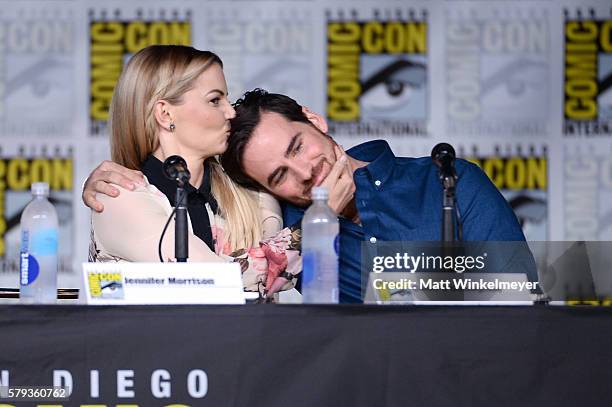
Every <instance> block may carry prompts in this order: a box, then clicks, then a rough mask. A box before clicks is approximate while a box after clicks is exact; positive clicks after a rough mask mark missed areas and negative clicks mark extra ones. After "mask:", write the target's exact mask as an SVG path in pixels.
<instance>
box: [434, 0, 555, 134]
mask: <svg viewBox="0 0 612 407" xmlns="http://www.w3.org/2000/svg"><path fill="white" fill-rule="evenodd" d="M464 8H465V6H457V7H456V9H451V10H449V12H448V15H447V24H446V41H445V44H446V50H445V55H446V81H447V86H446V89H447V91H446V101H447V109H446V110H447V126H448V132H449V133H450V134H457V135H468V136H471V135H517V136H519V135H525V134H527V135H534V136H539V135H545V134H547V133H548V126H549V117H550V111H549V108H548V106H550V104H549V99H550V84H549V77H550V50H551V47H550V39H549V37H550V34H549V24H548V15H547V13H546V10H527V9H523V8H522V7H520V6H517V7H516V8H514V7H506V8H503V9H498V8H496V7H494V6H493V7H487V5H483V7H479V8H478V9H467V10H465V9H464Z"/></svg>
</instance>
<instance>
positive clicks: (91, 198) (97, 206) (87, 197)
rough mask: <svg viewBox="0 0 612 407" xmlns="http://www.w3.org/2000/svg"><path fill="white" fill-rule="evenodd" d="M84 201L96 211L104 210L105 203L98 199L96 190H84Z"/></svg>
mask: <svg viewBox="0 0 612 407" xmlns="http://www.w3.org/2000/svg"><path fill="white" fill-rule="evenodd" d="M83 202H85V205H87V206H88V207H89V208H91V209H93V210H94V211H96V212H102V211H103V210H104V205H103V204H102V203H101V202H100V201H98V200H97V199H96V194H95V192H83Z"/></svg>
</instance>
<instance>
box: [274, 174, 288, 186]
mask: <svg viewBox="0 0 612 407" xmlns="http://www.w3.org/2000/svg"><path fill="white" fill-rule="evenodd" d="M286 175H287V171H281V173H280V174H278V176H277V177H276V182H274V186H275V187H277V186H279V185H280V184H282V183H283V182H284V181H285V178H286V177H285V176H286Z"/></svg>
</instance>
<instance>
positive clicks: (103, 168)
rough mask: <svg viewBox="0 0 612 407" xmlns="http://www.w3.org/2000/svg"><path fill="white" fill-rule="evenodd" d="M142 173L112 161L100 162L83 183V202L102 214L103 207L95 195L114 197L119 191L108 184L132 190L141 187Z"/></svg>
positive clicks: (142, 181)
mask: <svg viewBox="0 0 612 407" xmlns="http://www.w3.org/2000/svg"><path fill="white" fill-rule="evenodd" d="M143 183H144V177H143V175H142V172H140V171H136V170H130V169H128V168H125V167H123V166H121V165H119V164H117V163H114V162H112V161H102V163H101V164H100V165H98V166H97V167H96V169H95V170H93V172H92V173H91V174H89V177H88V178H87V181H85V186H84V187H83V195H82V198H83V202H84V203H85V205H87V206H88V207H89V208H91V209H93V210H94V211H96V212H102V211H103V210H104V205H102V203H101V202H99V201H98V200H96V193H98V192H99V193H101V194H104V195H108V196H112V197H116V196H119V190H118V189H117V188H115V187H113V186H111V185H110V184H117V185H119V186H122V187H123V188H125V189H129V190H133V189H134V188H136V185H142V184H143Z"/></svg>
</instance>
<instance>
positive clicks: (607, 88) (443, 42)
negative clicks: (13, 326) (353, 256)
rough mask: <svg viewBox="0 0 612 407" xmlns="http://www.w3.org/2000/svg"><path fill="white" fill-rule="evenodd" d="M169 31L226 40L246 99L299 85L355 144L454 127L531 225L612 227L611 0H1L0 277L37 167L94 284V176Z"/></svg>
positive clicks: (560, 234) (547, 235) (63, 243)
mask: <svg viewBox="0 0 612 407" xmlns="http://www.w3.org/2000/svg"><path fill="white" fill-rule="evenodd" d="M152 44H183V45H192V46H194V47H196V48H200V49H210V50H212V51H214V52H216V53H217V54H218V55H220V56H221V58H222V59H223V61H224V65H225V72H226V77H227V80H228V87H229V92H230V97H231V98H232V99H236V98H238V97H239V96H240V95H241V94H242V93H244V92H245V91H247V90H250V89H253V88H255V87H261V88H264V89H267V90H269V91H273V92H280V93H285V94H288V95H290V96H292V97H293V98H294V99H296V100H297V101H298V102H300V103H301V104H303V105H307V106H309V107H310V108H311V109H312V110H315V111H318V112H321V113H324V114H325V115H326V117H327V118H328V120H329V124H330V134H331V135H333V136H334V138H335V139H336V140H337V141H338V142H339V143H340V144H341V145H342V146H343V147H344V148H345V149H346V148H350V147H351V146H353V145H355V144H358V143H361V142H363V141H366V140H371V139H376V138H384V139H386V140H387V141H389V143H390V144H391V146H392V148H393V149H394V151H395V153H396V154H397V155H404V156H423V155H429V153H430V151H431V148H432V147H433V146H434V145H435V144H437V143H438V142H441V141H445V142H449V143H451V144H452V145H454V146H455V149H456V150H457V152H458V154H459V155H460V156H461V157H464V158H466V159H469V160H471V161H473V162H475V163H477V164H478V165H480V166H481V167H482V169H483V170H484V171H485V172H486V174H487V175H488V176H489V177H490V178H491V180H492V181H493V182H494V183H495V185H497V187H498V188H499V189H500V190H501V192H502V193H503V195H504V196H505V197H506V199H507V200H508V202H509V203H510V205H511V206H512V208H513V209H514V210H515V212H516V214H517V216H518V218H519V220H520V222H521V224H522V226H523V229H524V231H525V234H526V236H527V238H528V239H529V240H609V239H611V238H612V159H611V157H612V139H611V136H612V89H611V88H612V5H611V4H610V3H609V2H606V1H597V0H593V1H578V0H576V1H565V2H553V1H521V2H514V1H487V2H483V1H443V0H438V1H405V0H403V1H395V0H379V1H352V2H339V1H338V2H334V1H315V0H313V1H290V2H288V1H280V0H279V1H224V2H220V1H187V0H185V1H164V2H161V1H157V2H156V1H144V0H140V1H138V0H131V1H106V2H102V3H101V2H97V1H78V2H77V1H0V265H1V267H0V269H1V271H0V286H17V283H18V258H19V255H18V252H19V219H20V216H21V212H22V211H23V209H24V207H25V205H26V204H27V203H28V201H29V196H30V195H29V186H30V183H31V182H35V181H47V182H49V184H50V187H51V199H52V201H53V203H54V204H55V205H56V207H57V209H58V214H59V218H60V225H61V232H60V233H61V234H60V239H61V240H60V254H61V256H60V257H61V259H60V265H61V271H60V285H62V286H75V285H78V281H79V270H80V263H81V262H82V261H85V260H86V258H87V247H88V243H89V222H90V216H89V211H88V210H87V209H86V208H85V207H84V205H83V204H82V202H81V198H80V194H81V187H82V183H83V181H84V180H85V178H86V177H87V175H88V174H89V172H90V171H91V170H92V169H93V168H94V167H95V166H96V165H97V164H98V163H100V162H101V161H102V160H104V159H108V158H109V156H110V149H109V144H108V134H107V131H108V107H109V103H110V100H111V97H112V94H113V90H114V86H115V83H116V81H117V79H118V77H119V75H120V73H121V70H122V67H123V66H124V65H125V63H126V62H127V61H128V60H129V58H130V56H131V55H133V54H134V53H135V52H137V51H138V50H139V49H141V48H143V47H146V46H148V45H152ZM460 185H461V184H460V183H459V188H460V187H461V186H460Z"/></svg>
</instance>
